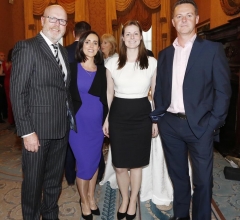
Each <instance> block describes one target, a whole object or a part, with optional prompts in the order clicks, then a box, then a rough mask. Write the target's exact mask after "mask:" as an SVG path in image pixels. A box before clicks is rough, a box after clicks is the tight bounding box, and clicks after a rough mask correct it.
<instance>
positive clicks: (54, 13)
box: [41, 5, 67, 43]
mask: <svg viewBox="0 0 240 220" xmlns="http://www.w3.org/2000/svg"><path fill="white" fill-rule="evenodd" d="M43 16H44V17H43ZM43 16H42V17H41V23H42V32H43V34H44V35H45V36H46V37H47V38H48V39H49V40H50V41H51V42H52V43H57V42H58V41H59V40H60V39H61V38H62V36H63V35H64V34H65V32H66V26H63V25H60V23H59V20H58V21H57V22H55V23H51V22H49V18H47V16H50V17H55V18H58V19H63V20H67V14H66V12H65V10H64V9H63V8H62V7H61V6H59V5H52V6H49V7H47V8H46V9H45V11H44V15H43Z"/></svg>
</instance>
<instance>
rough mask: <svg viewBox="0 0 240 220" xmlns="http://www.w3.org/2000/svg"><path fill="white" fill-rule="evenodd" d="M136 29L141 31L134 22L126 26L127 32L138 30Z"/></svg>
mask: <svg viewBox="0 0 240 220" xmlns="http://www.w3.org/2000/svg"><path fill="white" fill-rule="evenodd" d="M136 31H137V32H139V27H137V26H136V25H134V24H132V25H129V26H127V27H125V33H126V32H136Z"/></svg>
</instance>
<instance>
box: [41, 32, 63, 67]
mask: <svg viewBox="0 0 240 220" xmlns="http://www.w3.org/2000/svg"><path fill="white" fill-rule="evenodd" d="M37 39H38V40H39V43H40V45H39V46H40V48H41V49H42V51H43V53H45V55H46V56H47V57H48V58H49V59H50V60H51V61H52V63H53V64H54V66H56V67H57V68H58V69H59V66H58V64H57V62H56V59H55V57H54V55H53V53H52V51H51V49H50V48H49V46H48V44H47V43H46V41H45V40H44V38H43V37H42V36H41V34H38V35H37Z"/></svg>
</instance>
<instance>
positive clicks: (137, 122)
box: [109, 97, 152, 168]
mask: <svg viewBox="0 0 240 220" xmlns="http://www.w3.org/2000/svg"><path fill="white" fill-rule="evenodd" d="M150 112H151V104H150V102H149V100H148V98H147V97H145V98H138V99H123V98H117V97H115V98H114V99H113V102H112V105H111V108H110V113H109V135H110V144H111V149H112V163H113V165H114V166H115V167H117V168H138V167H142V166H146V165H148V164H149V158H150V149H151V138H152V122H151V119H150V117H149V114H150Z"/></svg>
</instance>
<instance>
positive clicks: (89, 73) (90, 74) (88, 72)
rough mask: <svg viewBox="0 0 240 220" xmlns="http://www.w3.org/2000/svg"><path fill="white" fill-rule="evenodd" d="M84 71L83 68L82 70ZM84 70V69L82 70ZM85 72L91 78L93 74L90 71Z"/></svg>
mask: <svg viewBox="0 0 240 220" xmlns="http://www.w3.org/2000/svg"><path fill="white" fill-rule="evenodd" d="M83 69H84V68H83ZM84 70H85V69H84ZM85 72H86V73H87V74H88V75H89V76H90V77H91V76H92V74H93V72H90V71H87V70H85Z"/></svg>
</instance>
